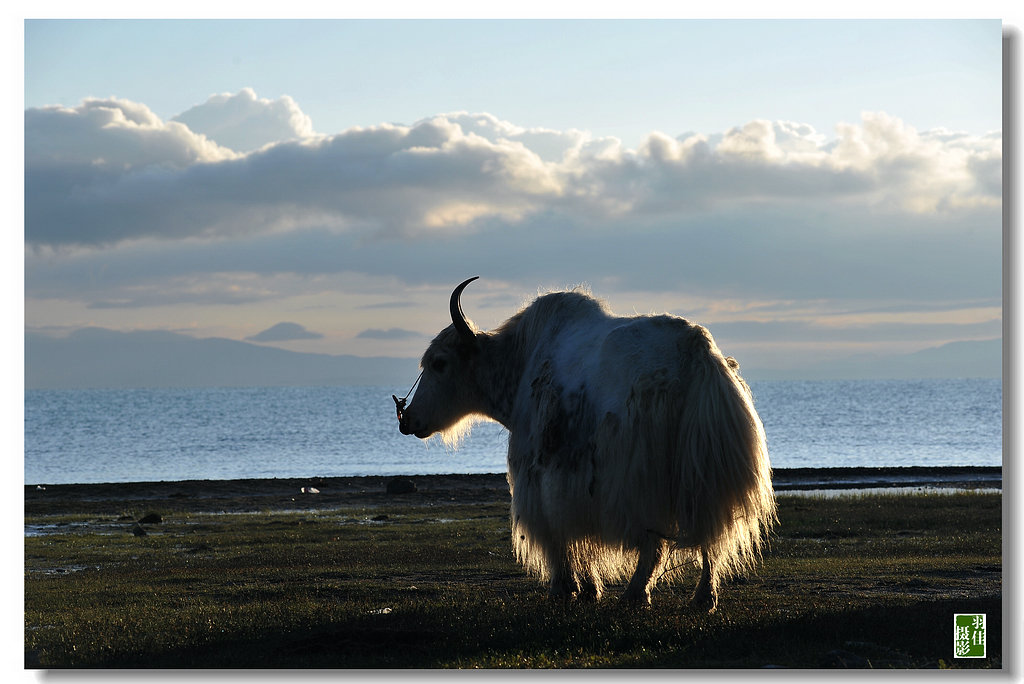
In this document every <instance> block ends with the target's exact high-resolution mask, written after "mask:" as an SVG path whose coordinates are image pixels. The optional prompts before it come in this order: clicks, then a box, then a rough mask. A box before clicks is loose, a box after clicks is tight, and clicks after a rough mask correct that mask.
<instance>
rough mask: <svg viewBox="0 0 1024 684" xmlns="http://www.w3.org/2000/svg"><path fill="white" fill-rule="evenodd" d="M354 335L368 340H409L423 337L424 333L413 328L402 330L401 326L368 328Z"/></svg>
mask: <svg viewBox="0 0 1024 684" xmlns="http://www.w3.org/2000/svg"><path fill="white" fill-rule="evenodd" d="M356 337H357V338H360V339H368V340H411V339H415V338H419V337H424V335H423V334H422V333H418V332H416V331H414V330H403V329H402V328H389V329H387V330H379V329H377V328H369V329H367V330H363V331H362V332H360V333H359V334H358V335H356Z"/></svg>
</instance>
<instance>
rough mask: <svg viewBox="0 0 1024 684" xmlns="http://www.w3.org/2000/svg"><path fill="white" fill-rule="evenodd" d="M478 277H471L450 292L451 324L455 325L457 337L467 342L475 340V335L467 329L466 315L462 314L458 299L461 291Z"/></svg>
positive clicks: (471, 330) (460, 303)
mask: <svg viewBox="0 0 1024 684" xmlns="http://www.w3.org/2000/svg"><path fill="white" fill-rule="evenodd" d="M479 277H480V276H473V277H472V278H470V279H469V280H465V281H463V282H462V283H461V284H460V285H459V286H458V287H457V288H455V291H454V292H452V301H451V304H450V308H451V311H452V323H453V324H454V325H455V330H456V331H457V332H458V333H459V337H461V338H462V339H464V340H466V341H468V342H472V341H473V340H475V339H476V335H474V333H473V329H472V328H470V327H469V323H467V322H466V314H464V313H462V302H460V301H459V298H460V297H461V296H462V291H463V290H465V289H466V286H467V285H469V284H470V283H471V282H473V281H474V280H476V279H477V278H479Z"/></svg>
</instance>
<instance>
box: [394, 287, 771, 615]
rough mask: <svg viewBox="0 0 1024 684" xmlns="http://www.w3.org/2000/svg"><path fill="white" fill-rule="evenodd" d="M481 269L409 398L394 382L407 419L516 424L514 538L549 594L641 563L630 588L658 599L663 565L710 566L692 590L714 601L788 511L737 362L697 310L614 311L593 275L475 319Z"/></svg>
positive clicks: (587, 593)
mask: <svg viewBox="0 0 1024 684" xmlns="http://www.w3.org/2000/svg"><path fill="white" fill-rule="evenodd" d="M477 277H478V276H477ZM477 277H473V278H470V279H468V280H466V281H465V282H463V283H461V284H460V285H459V286H458V287H456V288H455V290H454V292H452V295H451V300H450V302H449V309H450V313H451V319H452V324H451V325H450V326H448V327H446V328H444V329H443V330H441V332H440V333H438V334H437V336H436V337H435V338H434V339H433V341H432V342H431V343H430V345H429V346H428V347H427V350H426V351H425V352H424V354H423V357H422V360H421V363H420V368H421V374H420V377H419V378H418V388H417V389H416V392H415V395H414V396H413V398H412V401H411V403H410V404H409V406H408V407H407V408H406V407H405V400H404V399H402V400H399V399H398V398H397V397H394V399H395V402H396V404H398V420H399V429H400V431H401V432H402V434H406V435H410V434H411V435H415V436H416V437H418V438H420V439H426V438H428V437H430V436H432V435H434V434H436V433H440V435H441V436H442V438H443V439H444V440H445V441H446V442H447V443H457V442H458V441H459V439H460V438H461V437H462V436H463V435H464V433H465V432H466V431H467V430H468V427H469V425H471V424H472V423H473V422H474V421H475V420H479V419H481V418H485V419H491V420H494V421H497V422H498V423H500V424H501V425H502V426H504V427H505V428H506V429H507V430H508V485H509V491H510V493H511V497H512V502H511V511H510V522H511V528H512V542H513V547H514V549H515V554H516V557H517V559H518V561H519V562H520V563H521V564H522V565H523V566H524V567H525V568H526V569H527V570H528V571H530V572H532V573H533V574H535V575H537V576H539V577H540V578H541V580H546V581H547V583H548V587H549V593H550V594H551V595H552V596H555V597H562V598H566V599H571V598H579V599H593V600H596V599H598V598H600V597H601V595H602V592H603V591H604V587H605V585H606V583H612V582H616V581H621V580H625V578H626V577H627V576H630V572H632V574H631V577H630V579H629V583H628V585H627V586H626V589H625V591H624V593H623V594H622V596H621V599H622V601H624V602H626V603H629V604H636V605H641V606H643V605H650V602H651V590H652V589H653V587H654V586H655V584H656V583H657V582H658V581H659V579H661V578H662V577H665V578H667V580H672V579H675V578H677V577H679V576H680V575H682V573H683V572H684V570H685V569H686V568H688V567H693V566H699V567H700V579H699V581H698V583H697V587H696V590H695V592H694V594H693V597H692V599H691V601H690V605H691V606H692V607H693V608H694V609H696V610H699V611H707V612H711V611H713V610H714V609H715V607H716V606H717V603H718V593H719V586H720V584H721V583H722V581H723V580H725V579H728V578H729V577H731V576H734V575H736V574H738V573H741V572H746V571H749V570H750V569H752V568H753V567H754V565H755V564H756V563H757V562H758V560H759V559H760V557H761V550H762V548H763V546H764V544H765V543H766V540H767V536H768V534H769V532H770V531H771V529H772V527H773V525H774V524H775V523H776V521H777V516H776V502H775V495H774V492H773V490H772V479H771V466H770V464H769V459H768V450H767V445H766V441H765V433H764V427H763V425H762V423H761V420H760V418H759V417H758V414H757V412H756V411H755V409H754V403H753V398H752V395H751V391H750V388H749V386H748V385H747V383H746V382H744V381H743V379H742V378H741V377H740V375H739V364H738V363H737V362H736V361H735V360H734V359H733V358H732V357H726V356H724V355H723V354H722V352H721V351H720V350H719V349H718V346H717V345H716V344H715V341H714V340H713V339H712V337H711V334H710V333H709V332H708V331H707V329H706V328H704V327H702V326H700V325H695V324H693V323H690V322H689V321H687V320H685V319H683V318H680V317H677V316H672V315H667V314H665V315H639V316H633V317H619V316H615V315H614V314H612V313H611V311H610V310H609V309H608V307H607V305H606V304H605V303H604V302H602V301H600V300H598V299H596V298H594V297H592V296H591V295H590V294H589V293H588V292H587V291H586V290H584V289H582V288H576V289H575V290H571V291H564V292H551V293H548V294H543V295H541V296H538V297H537V298H536V299H534V300H533V301H532V302H531V303H530V304H528V305H526V306H525V307H524V308H523V309H522V310H520V311H519V312H518V313H517V314H515V315H514V316H512V317H511V318H509V319H508V320H507V321H505V322H504V323H502V324H501V325H499V326H498V327H497V328H496V329H495V330H493V331H481V330H477V329H476V328H475V327H474V325H473V324H472V323H471V322H470V321H469V320H468V319H467V318H466V316H465V314H464V313H463V311H462V304H461V295H462V292H463V290H464V289H465V287H466V286H467V285H468V284H469V283H471V282H472V281H474V280H476V278H477ZM414 386H415V384H414ZM407 396H408V395H407Z"/></svg>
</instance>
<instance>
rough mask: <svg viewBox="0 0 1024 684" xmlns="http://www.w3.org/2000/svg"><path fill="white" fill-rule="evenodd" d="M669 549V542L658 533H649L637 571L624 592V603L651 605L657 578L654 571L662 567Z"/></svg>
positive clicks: (641, 546)
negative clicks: (652, 591) (652, 590)
mask: <svg viewBox="0 0 1024 684" xmlns="http://www.w3.org/2000/svg"><path fill="white" fill-rule="evenodd" d="M667 550H668V543H667V542H666V541H665V540H664V539H662V538H661V537H660V536H658V535H654V534H649V535H647V538H646V539H645V540H644V542H643V544H641V545H640V549H639V551H640V553H639V559H638V560H637V563H636V571H635V572H634V573H633V578H632V579H630V580H629V586H627V587H626V591H625V593H623V594H622V601H623V603H629V604H633V605H640V606H649V605H651V589H652V588H653V587H654V584H655V582H657V580H656V579H654V573H655V572H656V571H657V570H658V568H660V567H661V562H662V560H663V559H664V558H665V552H666V551H667Z"/></svg>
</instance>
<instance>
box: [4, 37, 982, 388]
mask: <svg viewBox="0 0 1024 684" xmlns="http://www.w3.org/2000/svg"><path fill="white" fill-rule="evenodd" d="M1001 31H1002V28H1001V24H1000V22H999V21H998V20H909V21H896V20H839V21H790V20H724V21H706V20H704V21H695V20H688V21H677V20H649V21H638V20H604V21H539V20H486V21H471V20H452V21H448V20H404V21H396V20H379V21H369V20H339V21H282V20H257V21H181V20H127V21H103V20H80V21H62V20H34V21H28V22H26V24H25V27H24V41H25V62H24V92H25V95H24V107H25V117H24V146H25V155H24V158H25V165H24V178H25V195H24V198H25V205H24V206H25V246H24V253H25V261H24V270H25V327H26V330H27V331H31V332H43V333H47V334H53V335H64V334H67V333H69V332H71V331H73V330H75V329H79V328H82V327H86V326H101V327H106V328H111V329H115V330H125V331H127V330H171V331H176V332H182V333H186V334H190V335H194V336H196V337H211V336H217V337H227V338H231V339H236V340H247V341H250V342H253V343H256V344H266V345H274V346H279V347H282V348H286V349H292V350H295V351H312V352H322V353H334V354H341V353H350V354H357V355H364V356H365V355H387V356H403V357H414V356H419V354H420V353H421V352H422V350H423V348H424V347H425V345H426V344H427V342H428V341H429V339H430V337H432V336H433V334H434V333H436V332H437V330H439V329H440V328H442V327H444V326H445V325H446V324H447V323H448V322H450V321H449V319H448V314H447V300H448V295H449V293H450V292H451V290H452V288H453V287H454V286H455V285H456V284H457V283H459V282H461V281H462V280H463V279H465V278H466V277H469V276H473V275H479V276H481V279H480V280H479V281H477V282H475V283H473V285H472V286H470V287H469V288H468V289H467V290H466V293H465V295H464V298H463V304H464V308H465V310H466V312H467V314H468V315H469V316H470V318H472V319H473V320H474V321H475V322H476V323H477V324H478V325H479V326H481V327H485V328H490V327H493V326H495V325H496V324H498V323H499V322H500V321H502V320H504V319H505V318H507V317H508V316H510V315H511V314H513V313H514V312H515V311H516V310H517V309H518V308H519V307H520V306H522V305H523V304H524V303H526V302H527V301H529V299H531V298H532V297H533V296H535V295H536V294H538V292H543V291H547V290H550V289H556V288H562V287H567V286H574V285H577V284H583V285H586V286H588V287H589V288H590V289H591V291H592V292H593V293H594V294H595V295H597V296H599V297H601V298H603V299H605V300H607V302H608V303H609V305H610V306H611V308H612V309H613V310H615V311H616V312H618V313H620V314H624V315H626V314H633V313H650V312H658V313H660V312H665V311H667V312H670V313H674V314H677V315H681V316H684V317H686V318H688V319H690V320H693V321H696V322H699V323H703V324H705V325H707V326H708V327H709V328H710V329H711V331H712V333H713V334H714V335H715V338H716V340H717V341H718V343H719V345H720V346H721V347H722V349H723V351H725V352H726V353H728V354H732V355H734V356H736V357H737V358H739V360H740V362H741V364H743V365H745V366H754V367H759V368H782V369H789V368H799V367H800V366H801V364H806V363H817V362H827V361H828V360H829V359H837V358H841V357H845V356H849V355H852V354H862V353H880V354H893V353H909V352H913V351H917V350H920V349H924V348H927V347H933V346H937V345H941V344H944V343H947V342H952V341H960V340H983V339H991V338H996V337H999V336H1000V334H1001V327H1002V273H1001V265H1002V222H1001V212H1002V202H1001V192H1002V177H1001V164H1002V90H1001V89H1002V67H1001V60H1002V56H1001V50H1002V33H1001ZM282 324H284V325H282Z"/></svg>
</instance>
